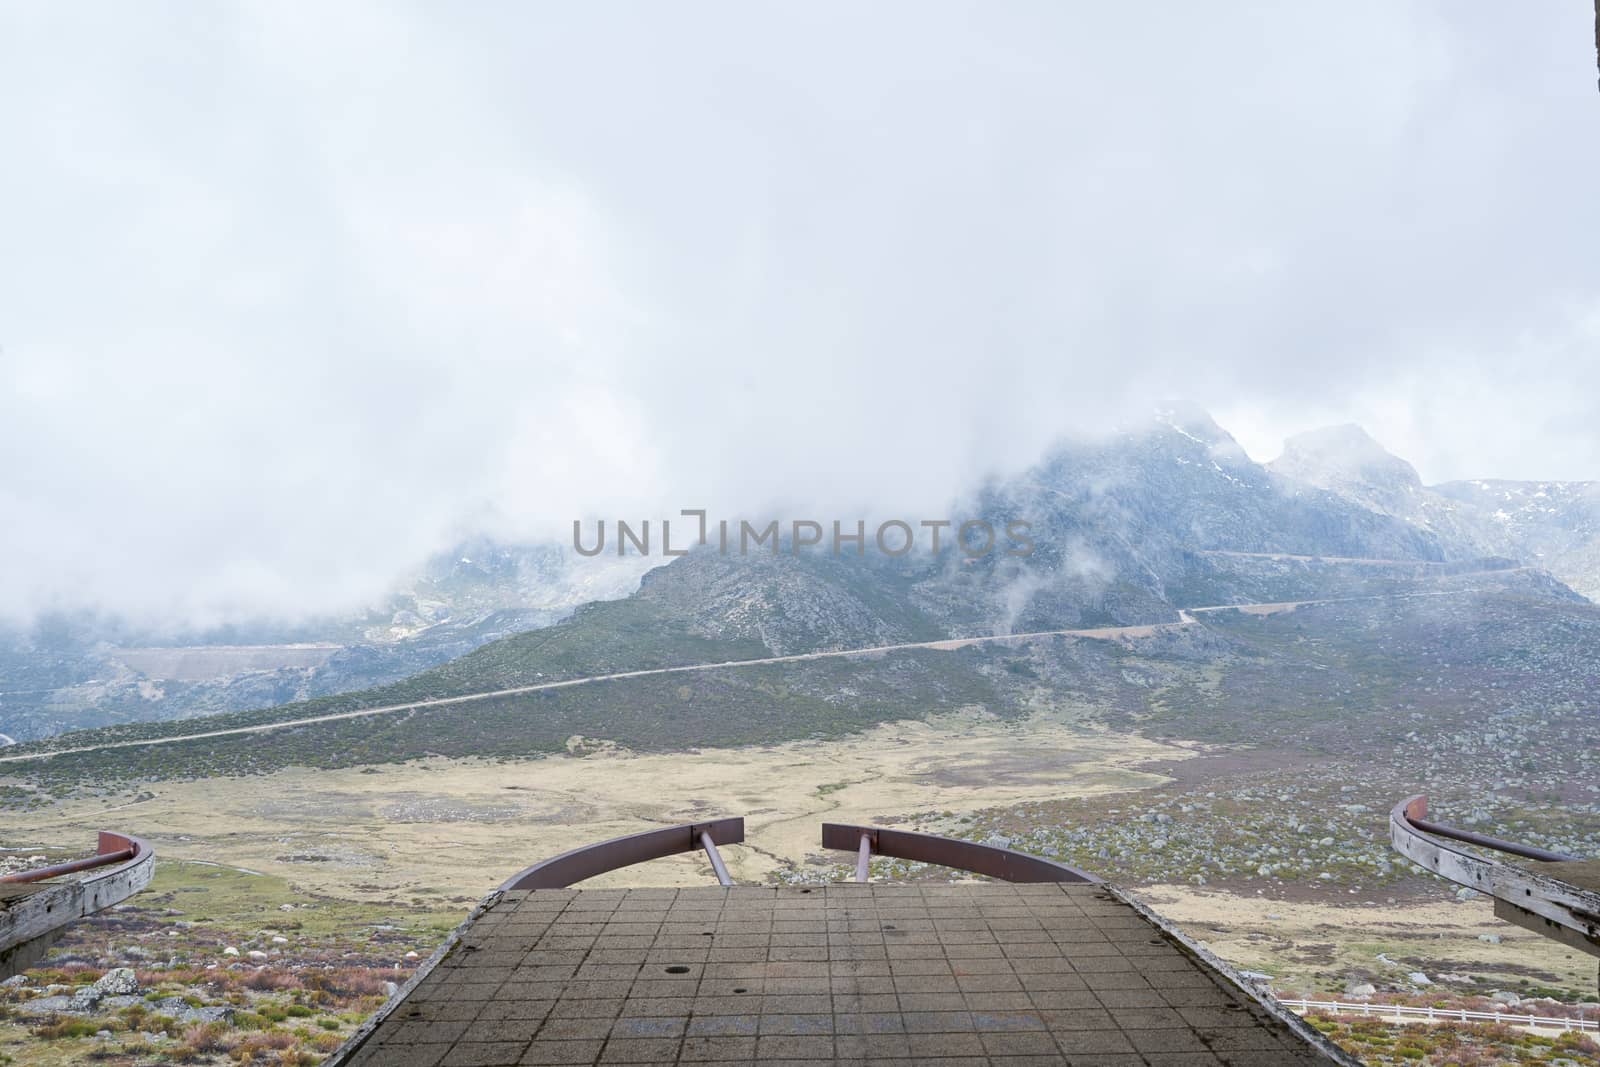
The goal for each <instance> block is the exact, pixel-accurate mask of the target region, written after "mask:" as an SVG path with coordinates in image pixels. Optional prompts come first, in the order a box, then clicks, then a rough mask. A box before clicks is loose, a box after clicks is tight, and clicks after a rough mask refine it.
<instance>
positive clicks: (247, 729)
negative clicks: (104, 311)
mask: <svg viewBox="0 0 1600 1067" xmlns="http://www.w3.org/2000/svg"><path fill="white" fill-rule="evenodd" d="M1463 592H1468V590H1463V589H1455V590H1450V591H1441V592H1430V593H1400V594H1377V595H1373V596H1355V597H1331V598H1323V599H1319V600H1289V601H1283V602H1280V603H1275V604H1213V605H1209V606H1206V607H1197V608H1183V609H1180V610H1179V612H1178V620H1177V621H1176V622H1157V623H1147V624H1144V625H1140V626H1100V627H1093V628H1090V629H1079V630H1033V631H1030V632H1027V633H1016V634H994V635H991V636H986V637H954V638H946V639H944V640H939V641H909V642H905V643H902V644H896V645H872V646H870V647H867V648H847V649H836V650H833V651H826V652H798V653H794V654H791V655H787V656H765V657H762V658H760V659H736V660H722V661H719V662H712V663H690V664H684V665H682V666H678V667H652V668H649V669H648V670H640V671H618V672H616V673H614V674H593V675H589V676H587V677H584V678H568V679H565V680H564V681H559V682H539V683H537V684H535V685H519V686H514V687H512V688H510V689H492V690H488V691H485V692H481V693H462V694H460V695H458V696H450V697H436V698H434V699H432V700H413V701H409V702H407V703H404V704H385V705H381V706H379V707H372V708H358V709H356V710H355V711H339V712H330V713H329V714H326V715H309V716H307V717H305V718H302V719H285V720H283V721H281V722H265V723H260V724H259V725H255V726H233V727H229V728H227V729H225V730H202V731H199V732H196V733H192V734H176V735H173V736H171V737H151V738H142V739H139V740H134V741H107V742H105V743H103V744H98V745H81V746H79V747H76V748H60V749H55V750H53V751H45V752H25V753H21V754H18V755H14V756H0V764H3V763H23V762H28V761H34V760H46V759H51V758H53V757H55V756H70V755H77V754H79V753H83V752H101V751H105V750H109V749H114V748H142V747H146V746H150V745H171V744H177V743H178V742H180V741H199V740H204V739H206V738H210V737H232V736H236V735H240V734H263V733H269V732H271V731H273V730H287V729H289V728H291V727H295V726H312V725H315V724H317V723H322V722H340V721H343V720H345V719H363V718H367V717H369V716H373V715H393V714H395V713H397V712H402V711H417V710H421V709H424V708H443V707H450V706H452V705H455V704H470V703H472V702H474V701H479V700H493V699H494V698H496V697H509V696H521V695H523V694H526V693H542V692H546V691H549V690H553V689H569V688H571V687H573V686H578V685H593V684H595V683H597V682H615V681H621V680H623V679H627V678H649V677H652V676H654V675H663V674H687V673H690V672H693V671H718V670H728V669H733V668H739V667H760V666H765V665H767V664H772V663H801V662H804V661H806V660H817V659H835V658H843V657H846V656H879V655H883V654H885V653H888V652H903V651H908V650H911V649H919V648H926V649H932V650H935V651H939V652H951V651H954V650H956V649H959V648H966V647H968V646H971V645H989V644H997V643H1002V642H1006V641H1032V640H1036V639H1038V638H1041V637H1087V638H1095V639H1100V640H1115V639H1117V638H1120V637H1150V636H1152V635H1154V634H1158V633H1162V632H1164V631H1169V630H1178V629H1181V628H1182V627H1185V626H1193V625H1195V624H1196V621H1197V620H1196V619H1195V618H1194V616H1196V615H1202V614H1207V613H1211V612H1218V611H1242V612H1245V613H1247V614H1251V615H1274V614H1277V613H1278V612H1283V611H1293V610H1294V609H1296V608H1301V607H1309V606H1313V605H1317V604H1337V603H1347V602H1350V601H1359V600H1404V599H1410V598H1413V597H1429V596H1457V595H1460V594H1461V593H1463Z"/></svg>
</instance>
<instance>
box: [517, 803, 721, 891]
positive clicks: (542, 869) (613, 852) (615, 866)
mask: <svg viewBox="0 0 1600 1067" xmlns="http://www.w3.org/2000/svg"><path fill="white" fill-rule="evenodd" d="M743 840H744V819H742V818H735V819H714V820H712V821H710V822H692V823H681V824H679V825H677V826H666V827H663V828H661V829H659V830H646V831H645V832H644V833H640V834H628V835H627V836H625V837H613V838H611V839H610V840H609V841H600V842H597V843H596V844H593V845H584V846H583V847H581V848H575V849H572V850H571V851H570V852H563V853H561V855H559V856H552V857H550V858H549V859H547V860H541V861H540V862H538V863H535V864H534V865H533V866H532V867H524V868H523V869H522V870H520V871H518V872H517V873H516V874H513V875H512V876H511V877H510V878H507V879H506V880H505V882H504V883H502V884H501V886H500V888H501V890H509V889H565V888H566V887H567V886H570V885H572V884H573V883H574V882H581V881H583V880H584V879H585V878H593V877H594V876H595V875H597V874H605V873H606V872H607V871H615V870H619V869H621V868H623V867H631V866H633V865H634V864H635V863H645V862H647V861H649V860H657V859H661V858H662V857H664V856H676V855H678V854H680V853H683V852H693V851H695V850H696V849H703V850H704V851H705V853H706V858H707V859H709V860H710V861H711V869H712V871H714V872H715V873H716V876H717V881H718V883H720V884H722V885H732V884H733V879H732V878H731V877H730V876H729V875H728V868H727V867H726V866H724V865H723V862H722V856H721V854H720V853H718V852H717V845H718V843H721V844H724V845H736V844H738V843H739V842H741V841H743Z"/></svg>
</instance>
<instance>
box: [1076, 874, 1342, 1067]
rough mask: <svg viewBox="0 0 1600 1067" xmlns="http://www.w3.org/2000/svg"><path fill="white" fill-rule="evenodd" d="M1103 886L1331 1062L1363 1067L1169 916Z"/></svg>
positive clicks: (1120, 889)
mask: <svg viewBox="0 0 1600 1067" xmlns="http://www.w3.org/2000/svg"><path fill="white" fill-rule="evenodd" d="M1102 888H1104V889H1105V890H1106V891H1107V892H1109V893H1110V894H1111V895H1112V896H1114V897H1116V898H1117V899H1118V900H1120V901H1122V902H1123V903H1124V904H1126V905H1128V907H1130V908H1132V909H1133V910H1134V911H1136V912H1138V913H1139V915H1140V917H1142V918H1143V919H1144V920H1145V921H1146V922H1148V923H1150V924H1151V925H1152V926H1154V927H1156V928H1157V929H1159V930H1160V931H1161V932H1162V933H1163V934H1165V935H1166V936H1168V937H1170V938H1171V939H1172V940H1173V941H1174V942H1176V943H1177V945H1178V947H1179V948H1181V949H1182V950H1183V951H1185V952H1188V953H1190V954H1192V955H1193V956H1194V957H1195V958H1196V959H1198V960H1200V961H1201V962H1202V963H1204V964H1205V965H1206V966H1207V967H1209V968H1211V969H1212V970H1214V971H1216V972H1217V973H1218V974H1220V975H1221V976H1222V977H1223V978H1225V979H1227V980H1228V982H1229V983H1231V984H1232V985H1233V986H1234V987H1235V988H1237V989H1238V990H1239V992H1241V993H1243V994H1244V995H1245V996H1246V997H1248V998H1250V1000H1252V1001H1254V1002H1255V1003H1257V1004H1259V1005H1261V1007H1262V1008H1264V1009H1265V1010H1266V1011H1267V1013H1268V1014H1270V1015H1271V1016H1272V1017H1273V1018H1275V1019H1277V1020H1278V1021H1279V1022H1281V1023H1283V1024H1284V1025H1285V1026H1287V1027H1288V1028H1289V1029H1290V1030H1293V1031H1294V1033H1295V1035H1296V1036H1298V1037H1300V1038H1303V1039H1304V1040H1305V1041H1306V1043H1307V1044H1309V1045H1311V1046H1312V1047H1313V1048H1315V1049H1316V1050H1317V1051H1318V1052H1321V1053H1322V1054H1323V1055H1324V1056H1326V1057H1327V1058H1328V1061H1329V1062H1330V1063H1337V1064H1339V1065H1340V1067H1364V1065H1363V1064H1362V1062H1361V1061H1360V1060H1358V1059H1356V1058H1355V1057H1354V1056H1352V1055H1350V1053H1348V1052H1346V1051H1345V1050H1344V1049H1342V1048H1340V1047H1339V1046H1338V1045H1336V1044H1334V1043H1333V1042H1332V1041H1331V1040H1329V1039H1328V1037H1327V1035H1325V1034H1323V1032H1322V1031H1320V1030H1318V1029H1317V1028H1316V1027H1315V1026H1312V1025H1311V1024H1310V1023H1308V1022H1306V1021H1305V1020H1304V1019H1302V1018H1301V1017H1300V1016H1299V1015H1297V1014H1295V1013H1294V1012H1292V1011H1290V1010H1289V1009H1288V1008H1286V1007H1284V1006H1283V1005H1282V1004H1279V1003H1278V1001H1277V999H1276V998H1274V997H1272V996H1271V995H1270V994H1264V993H1263V992H1262V991H1261V990H1259V989H1257V988H1256V986H1255V985H1254V983H1252V982H1250V981H1249V980H1247V979H1246V978H1245V977H1244V976H1243V975H1242V974H1240V973H1239V972H1238V971H1237V970H1236V969H1234V967H1233V965H1232V964H1230V963H1228V962H1227V961H1226V960H1224V959H1223V958H1222V957H1220V956H1218V955H1217V954H1216V953H1214V952H1212V951H1211V950H1210V949H1208V948H1206V947H1204V946H1203V945H1201V944H1200V943H1199V942H1197V941H1195V940H1194V939H1193V938H1191V937H1190V936H1189V935H1188V934H1185V933H1184V932H1183V931H1182V930H1180V929H1178V927H1177V925H1176V924H1175V923H1173V922H1172V921H1171V920H1170V919H1168V918H1167V917H1166V916H1164V915H1162V914H1161V913H1159V912H1157V911H1154V910H1152V909H1151V908H1150V907H1149V905H1147V904H1145V903H1144V902H1143V901H1141V900H1139V899H1137V898H1136V897H1134V896H1133V894H1132V893H1130V892H1128V891H1127V890H1125V889H1123V888H1122V887H1120V886H1115V885H1111V884H1109V883H1107V884H1105V885H1103V886H1102Z"/></svg>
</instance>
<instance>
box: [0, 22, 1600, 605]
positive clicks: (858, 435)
mask: <svg viewBox="0 0 1600 1067" xmlns="http://www.w3.org/2000/svg"><path fill="white" fill-rule="evenodd" d="M1579 15H1581V12H1576V11H1572V12H1568V11H1562V10H1558V9H1557V8H1555V7H1550V8H1548V9H1546V8H1540V9H1538V10H1532V9H1523V8H1520V7H1519V8H1515V9H1513V8H1510V7H1504V6H1492V5H1461V4H1451V3H1443V2H1440V3H1425V4H1415V5H1405V6H1396V5H1392V4H1386V3H1380V2H1377V0H1373V2H1369V3H1356V4H1352V5H1346V6H1344V7H1342V8H1341V9H1340V11H1339V13H1338V15H1337V16H1336V17H1329V16H1328V14H1327V13H1326V12H1323V11H1312V10H1310V9H1299V8H1294V7H1285V8H1283V9H1282V10H1277V11H1260V10H1256V11H1248V12H1247V11H1243V10H1240V11H1228V10H1225V9H1222V8H1219V7H1218V6H1217V5H1209V6H1200V7H1196V6H1194V5H1187V4H1178V3H1170V4H1155V5H1149V6H1148V7H1146V6H1140V7H1138V8H1129V7H1126V6H1121V7H1117V6H1110V7H1107V6H1102V7H1098V8H1095V7H1089V8H1084V7H1081V6H1080V7H1066V6H1062V5H1044V4H1041V5H1031V6H1030V5H1022V6H1011V7H1008V8H1005V9H1003V10H997V9H993V8H991V7H985V6H969V5H959V4H936V5H926V4H915V5H911V4H906V5H898V6H897V5H889V6H879V7H875V8H872V9H870V10H868V11H862V10H860V9H855V8H846V7H843V6H830V5H811V6H808V7H805V8H803V9H791V10H782V11H779V10H774V9H752V8H749V7H748V6H742V5H725V6H724V5H701V6H697V7H694V8H692V9H684V8H682V7H661V6H659V5H638V6H637V7H634V8H632V9H628V10H625V11H619V10H618V9H615V8H610V9H606V10H604V11H602V10H598V9H596V10H585V9H581V8H569V9H563V10H560V11H555V10H552V9H549V8H539V7H528V6H525V5H504V6H494V5H477V6H474V7H472V8H470V9H459V8H457V9H449V10H446V9H442V8H437V7H427V6H415V7H399V8H396V7H393V6H389V5H385V6H381V7H380V6H370V7H363V6H360V5H356V6H349V7H341V8H339V9H337V10H336V11H331V12H330V11H322V10H315V9H311V8H297V7H283V6H281V5H240V6H233V7H211V8H206V9H203V10H196V9H193V8H180V7H168V8H160V7H156V8H150V7H145V8H141V9H140V10H139V11H137V12H134V11H131V10H124V9H122V8H118V7H106V8H103V9H101V10H99V11H97V12H96V13H95V15H94V17H92V18H84V17H81V16H78V17H75V16H72V15H68V14H65V13H62V12H59V11H53V10H49V9H47V8H12V9H9V10H7V11H6V12H5V13H4V15H0V22H3V23H4V25H3V26H0V122H3V124H4V127H5V129H6V130H7V138H8V161H9V162H8V166H6V167H5V168H3V169H0V204H3V205H4V206H3V207H0V220H3V225H0V232H3V233H5V235H6V237H5V241H4V250H3V253H0V411H3V412H4V417H3V419H0V447H3V448H4V450H5V454H6V456H7V457H8V460H9V461H8V462H7V464H6V465H5V469H4V470H3V471H0V515H3V518H4V522H3V528H0V613H3V614H4V615H6V616H9V617H13V618H17V617H26V616H27V615H29V614H30V613H32V612H35V611H37V610H39V609H40V608H42V607H47V606H79V605H89V606H95V607H100V608H104V609H107V610H113V611H120V612H127V613H132V614H134V615H138V616H145V617H151V618H187V619H196V620H215V619H221V618H233V617H242V616H245V615H250V614H258V613H268V614H279V615H294V614H302V613H307V612H312V611H319V610H327V609H333V608H337V607H342V606H345V605H348V604H351V603H357V602H360V601H362V600H363V599H364V598H368V597H371V596H373V595H375V594H376V593H377V592H378V591H379V590H381V589H382V588H383V587H384V586H385V585H386V583H387V582H389V581H390V580H391V578H392V577H393V575H395V574H396V573H398V572H399V571H400V570H402V569H404V568H405V567H407V566H409V565H411V564H412V563H414V562H415V561H416V560H417V559H418V558H419V557H420V556H422V555H424V554H425V553H427V552H428V551H431V550H433V549H436V548H439V547H442V546H444V545H446V544H448V543H449V542H450V541H451V540H453V539H455V538H458V537H461V536H464V535H466V534H469V533H476V532H487V533H490V534H493V535H497V536H502V537H550V538H552V539H561V538H563V537H565V531H566V530H568V529H570V522H571V520H572V519H573V518H575V517H578V516H616V515H628V516H632V515H639V516H641V517H644V516H647V515H659V514H663V513H665V514H673V513H675V512H676V510H677V509H678V508H681V507H707V508H711V509H713V510H717V511H721V512H723V513H731V514H737V513H740V512H744V513H750V514H759V513H766V512H769V511H773V510H776V509H779V508H787V509H789V510H791V511H793V512H805V511H818V512H826V513H838V514H845V515H849V514H856V513H874V514H882V513H886V512H905V513H918V512H921V513H928V514H937V513H939V512H940V511H941V510H942V509H943V506H944V504H945V503H946V502H947V501H948V500H949V499H950V498H951V497H952V496H954V495H955V494H957V493H958V492H959V491H961V490H962V489H963V488H965V487H966V486H968V485H970V484H971V483H972V481H973V480H974V479H976V478H978V477H979V476H981V475H982V474H983V473H985V472H988V471H991V470H997V469H1014V468H1016V467H1020V466H1022V465H1023V464H1026V463H1027V462H1028V461H1030V460H1031V459H1033V458H1034V457H1035V456H1036V455H1037V454H1038V453H1039V451H1040V450H1042V449H1043V448H1044V447H1045V446H1046V445H1047V444H1048V443H1049V442H1050V441H1052V440H1053V439H1055V438H1056V437H1058V436H1059V435H1061V434H1063V433H1068V432H1075V433H1084V432H1093V431H1095V430H1098V429H1103V428H1106V427H1108V426H1110V425H1112V424H1115V423H1117V422H1119V421H1124V420H1127V419H1129V418H1133V417H1136V416H1138V415H1140V414H1142V413H1144V412H1145V411H1147V410H1148V408H1149V407H1150V405H1151V403H1152V399H1153V398H1155V397H1159V396H1167V395H1180V396H1184V397H1186V398H1188V399H1190V400H1192V401H1194V402H1196V403H1199V404H1201V405H1204V406H1206V407H1208V408H1210V409H1211V410H1213V411H1215V412H1216V413H1217V414H1218V415H1219V418H1220V419H1221V420H1222V421H1223V423H1224V425H1227V426H1229V427H1230V428H1233V429H1236V430H1238V431H1239V432H1240V434H1241V438H1242V440H1243V441H1244V443H1245V444H1246V446H1247V447H1248V448H1250V450H1251V451H1252V452H1253V453H1256V454H1257V458H1268V457H1269V456H1270V454H1271V453H1273V452H1275V450H1276V449H1275V446H1274V444H1273V442H1274V441H1276V440H1277V439H1279V438H1281V437H1282V436H1284V435H1286V434H1287V433H1291V432H1294V431H1297V430H1301V429H1305V428H1307V427H1308V426H1311V425H1315V424H1317V423H1321V422H1345V421H1352V420H1353V421H1359V422H1362V423H1363V424H1365V425H1366V426H1367V428H1368V429H1369V430H1370V431H1372V432H1373V434H1374V435H1375V436H1377V437H1378V438H1379V439H1380V440H1383V441H1384V442H1385V443H1386V444H1388V445H1389V446H1390V447H1391V448H1394V449H1395V450H1396V451H1398V452H1400V453H1401V454H1403V455H1405V456H1406V458H1408V459H1410V460H1412V461H1413V462H1414V463H1416V464H1417V466H1418V467H1419V469H1421V471H1422V473H1423V475H1424V477H1425V478H1426V479H1428V480H1431V481H1437V480H1442V479H1446V478H1456V477H1465V476H1501V477H1564V478H1579V477H1594V476H1597V475H1600V462H1597V458H1600V430H1597V429H1596V428H1595V426H1594V424H1593V419H1592V401H1591V398H1592V397H1594V396H1596V395H1600V327H1597V323H1600V261H1597V260H1596V259H1595V257H1594V256H1593V254H1592V247H1590V236H1591V235H1592V234H1594V233H1596V232H1600V202H1597V201H1596V199H1595V198H1594V197H1593V196H1592V190H1591V189H1590V188H1589V184H1590V180H1591V177H1592V175H1593V174H1594V173H1595V172H1596V170H1597V169H1600V137H1596V136H1594V134H1595V133H1596V132H1597V131H1596V125H1597V124H1600V105H1597V102H1596V100H1595V99H1594V94H1593V81H1594V71H1593V66H1592V59H1593V55H1592V48H1591V47H1590V45H1589V43H1588V39H1587V37H1586V36H1585V34H1586V30H1585V26H1584V24H1583V20H1582V19H1581V18H1579V17H1578V16H1579ZM1262 453H1266V454H1262Z"/></svg>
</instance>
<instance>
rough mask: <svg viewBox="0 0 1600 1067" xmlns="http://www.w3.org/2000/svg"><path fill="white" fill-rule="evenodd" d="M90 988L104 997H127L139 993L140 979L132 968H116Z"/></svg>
mask: <svg viewBox="0 0 1600 1067" xmlns="http://www.w3.org/2000/svg"><path fill="white" fill-rule="evenodd" d="M89 988H91V989H93V990H94V991H95V992H97V993H99V994H100V995H101V996H103V997H125V996H129V995H130V994H133V993H137V992H139V978H138V976H137V975H135V974H134V973H133V968H132V967H114V968H112V969H111V970H109V971H107V972H106V973H105V974H103V975H101V976H100V978H99V979H98V980H97V981H96V982H95V983H94V985H92V986H90V987H89Z"/></svg>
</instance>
